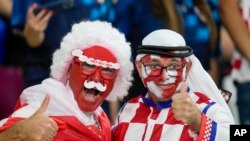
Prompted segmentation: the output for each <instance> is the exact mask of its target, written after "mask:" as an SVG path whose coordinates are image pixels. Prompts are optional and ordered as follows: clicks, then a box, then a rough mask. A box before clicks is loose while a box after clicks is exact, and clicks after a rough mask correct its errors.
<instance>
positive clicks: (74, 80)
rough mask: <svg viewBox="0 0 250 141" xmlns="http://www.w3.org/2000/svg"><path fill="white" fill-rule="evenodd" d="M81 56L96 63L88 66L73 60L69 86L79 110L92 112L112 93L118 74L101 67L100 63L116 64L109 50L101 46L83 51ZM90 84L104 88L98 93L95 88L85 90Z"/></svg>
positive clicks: (114, 70)
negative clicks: (96, 84)
mask: <svg viewBox="0 0 250 141" xmlns="http://www.w3.org/2000/svg"><path fill="white" fill-rule="evenodd" d="M83 55H84V56H86V57H87V58H91V60H92V61H94V62H97V63H94V64H90V63H87V62H82V61H80V60H79V58H75V59H74V62H73V63H72V66H71V68H70V70H69V84H70V87H71V88H72V91H73V93H74V97H75V100H76V101H77V104H78V106H79V107H80V109H81V110H83V111H85V112H92V111H94V110H95V109H96V108H97V107H98V106H100V104H101V103H102V102H103V100H104V99H105V98H106V97H107V96H108V95H109V94H110V92H111V91H112V89H113V86H114V83H115V78H116V74H117V72H118V70H117V69H112V68H108V67H103V65H102V63H103V61H106V62H109V63H111V64H112V63H117V60H116V58H115V56H114V55H113V54H112V53H111V52H110V51H109V50H107V49H106V48H104V47H101V46H92V47H90V48H87V49H84V50H83ZM104 63H105V62H104ZM90 83H98V84H99V86H102V87H106V88H105V90H104V91H99V90H98V89H97V88H96V87H93V88H87V87H86V86H87V85H86V84H90Z"/></svg>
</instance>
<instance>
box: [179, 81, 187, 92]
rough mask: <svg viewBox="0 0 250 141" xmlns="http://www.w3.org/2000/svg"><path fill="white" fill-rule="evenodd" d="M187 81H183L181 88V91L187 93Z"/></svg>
mask: <svg viewBox="0 0 250 141" xmlns="http://www.w3.org/2000/svg"><path fill="white" fill-rule="evenodd" d="M187 87H188V86H187V82H183V83H182V85H181V88H180V91H181V93H186V92H187Z"/></svg>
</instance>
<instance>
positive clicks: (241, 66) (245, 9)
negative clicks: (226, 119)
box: [220, 0, 250, 124]
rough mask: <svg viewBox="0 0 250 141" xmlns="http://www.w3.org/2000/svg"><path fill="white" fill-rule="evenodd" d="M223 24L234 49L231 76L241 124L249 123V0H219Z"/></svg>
mask: <svg viewBox="0 0 250 141" xmlns="http://www.w3.org/2000/svg"><path fill="white" fill-rule="evenodd" d="M220 14H221V18H222V22H223V25H224V26H225V28H226V30H227V31H228V33H229V35H230V36H231V38H232V40H233V42H234V44H235V50H234V53H233V57H232V61H231V62H232V71H231V76H232V79H233V80H234V81H235V86H236V88H237V105H238V110H239V118H240V123H241V124H250V111H249V109H248V107H249V106H250V103H249V100H250V95H249V93H250V75H249V72H250V65H249V60H250V34H249V33H250V1H249V0H220Z"/></svg>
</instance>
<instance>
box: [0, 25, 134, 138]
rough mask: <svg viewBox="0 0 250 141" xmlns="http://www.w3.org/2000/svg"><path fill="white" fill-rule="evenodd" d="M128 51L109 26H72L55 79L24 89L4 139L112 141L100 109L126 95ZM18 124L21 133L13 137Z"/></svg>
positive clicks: (4, 126) (53, 69) (129, 69)
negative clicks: (103, 103) (107, 101)
mask: <svg viewBox="0 0 250 141" xmlns="http://www.w3.org/2000/svg"><path fill="white" fill-rule="evenodd" d="M130 50H131V49H130V44H129V43H128V42H126V39H125V36H124V35H123V34H121V33H120V32H119V31H118V30H117V29H115V28H113V27H112V26H111V24H110V23H107V22H101V21H93V22H90V21H83V22H80V23H78V24H74V25H73V27H72V30H71V32H69V33H68V34H67V35H66V36H65V37H64V38H63V40H62V42H61V47H60V48H59V49H58V50H56V51H55V53H54V54H53V64H52V65H51V78H48V79H45V80H44V81H43V82H42V83H41V84H39V85H35V86H32V87H29V88H27V89H25V90H24V91H23V93H22V94H21V96H20V100H19V103H18V104H17V108H16V110H15V112H14V113H13V114H12V115H10V117H9V118H7V119H4V120H2V121H1V123H0V125H1V127H0V130H1V131H2V132H4V131H5V130H6V131H7V130H8V128H9V129H10V130H11V129H12V130H14V131H13V132H9V134H7V135H6V134H5V138H3V139H5V140H12V141H14V140H32V141H33V140H46V141H48V140H55V141H62V140H72V141H80V140H84V141H85V140H86V141H110V140H111V124H110V121H109V119H108V117H107V116H106V114H105V113H104V111H103V110H102V108H101V107H100V105H101V104H102V102H103V101H104V100H105V99H106V100H117V99H122V98H123V97H124V96H125V95H126V94H127V91H128V89H129V87H130V85H131V81H132V70H133V64H132V62H131V61H130V58H131V51H130ZM41 53H42V52H41ZM48 57H49V56H48ZM39 118H41V119H43V120H40V121H36V120H38V119H39ZM29 121H33V122H32V123H33V124H30V123H31V122H29ZM39 122H41V123H39ZM15 123H17V124H15ZM20 123H23V124H22V126H21V127H22V131H20V132H15V131H16V130H17V129H18V128H15V126H18V124H20ZM25 123H27V124H25ZM12 125H14V126H12ZM15 129H16V130H15ZM8 135H9V136H8ZM2 136H3V135H2ZM0 137H1V135H0ZM8 137H9V138H8ZM15 137H16V138H15ZM0 139H1V138H0Z"/></svg>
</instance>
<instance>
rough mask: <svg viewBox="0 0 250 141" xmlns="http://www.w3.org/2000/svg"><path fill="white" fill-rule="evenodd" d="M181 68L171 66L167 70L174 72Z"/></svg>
mask: <svg viewBox="0 0 250 141" xmlns="http://www.w3.org/2000/svg"><path fill="white" fill-rule="evenodd" d="M180 68H181V66H180V65H171V66H168V70H170V71H176V70H179V69H180Z"/></svg>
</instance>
